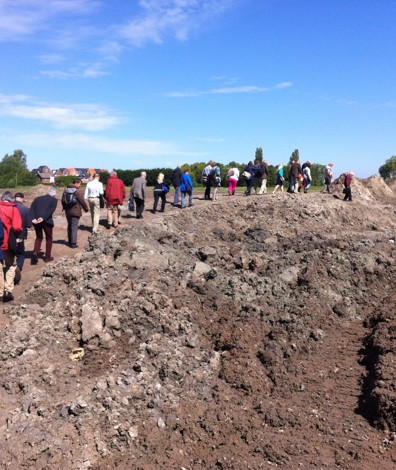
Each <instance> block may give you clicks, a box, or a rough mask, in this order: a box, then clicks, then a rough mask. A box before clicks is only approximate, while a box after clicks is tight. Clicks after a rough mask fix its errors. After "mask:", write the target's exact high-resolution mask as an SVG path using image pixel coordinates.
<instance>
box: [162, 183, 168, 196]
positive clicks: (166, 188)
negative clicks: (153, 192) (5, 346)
mask: <svg viewBox="0 0 396 470" xmlns="http://www.w3.org/2000/svg"><path fill="white" fill-rule="evenodd" d="M162 192H163V193H165V194H167V193H169V187H168V186H167V185H166V184H165V183H162Z"/></svg>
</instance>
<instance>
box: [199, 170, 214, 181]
mask: <svg viewBox="0 0 396 470" xmlns="http://www.w3.org/2000/svg"><path fill="white" fill-rule="evenodd" d="M211 172H212V167H209V168H208V167H205V168H204V169H203V170H202V174H201V181H202V183H204V184H206V183H207V181H208V178H209V176H210V174H211Z"/></svg>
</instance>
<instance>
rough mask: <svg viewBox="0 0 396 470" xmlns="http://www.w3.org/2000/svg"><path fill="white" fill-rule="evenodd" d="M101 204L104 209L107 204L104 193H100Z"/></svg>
mask: <svg viewBox="0 0 396 470" xmlns="http://www.w3.org/2000/svg"><path fill="white" fill-rule="evenodd" d="M99 206H100V208H101V209H103V208H104V206H105V198H104V196H103V194H99Z"/></svg>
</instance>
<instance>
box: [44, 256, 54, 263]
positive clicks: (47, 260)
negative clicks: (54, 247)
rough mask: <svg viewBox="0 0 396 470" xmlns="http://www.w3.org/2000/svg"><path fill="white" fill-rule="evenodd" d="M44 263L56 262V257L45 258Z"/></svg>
mask: <svg viewBox="0 0 396 470" xmlns="http://www.w3.org/2000/svg"><path fill="white" fill-rule="evenodd" d="M43 259H44V262H45V263H50V262H51V261H54V259H55V258H54V257H53V256H44V258H43Z"/></svg>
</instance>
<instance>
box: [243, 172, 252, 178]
mask: <svg viewBox="0 0 396 470" xmlns="http://www.w3.org/2000/svg"><path fill="white" fill-rule="evenodd" d="M242 176H243V177H245V178H246V179H247V180H250V178H251V177H252V175H251V174H250V173H249V172H248V171H244V172H243V173H242Z"/></svg>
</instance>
